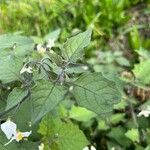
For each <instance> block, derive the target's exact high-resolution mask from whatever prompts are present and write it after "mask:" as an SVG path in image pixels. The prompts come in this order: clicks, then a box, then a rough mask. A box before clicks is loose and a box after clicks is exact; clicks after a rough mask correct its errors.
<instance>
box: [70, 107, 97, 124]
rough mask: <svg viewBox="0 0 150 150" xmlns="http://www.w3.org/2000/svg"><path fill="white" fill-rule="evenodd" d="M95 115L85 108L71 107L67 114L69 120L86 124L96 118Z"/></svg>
mask: <svg viewBox="0 0 150 150" xmlns="http://www.w3.org/2000/svg"><path fill="white" fill-rule="evenodd" d="M96 116H97V115H96V114H95V113H93V112H91V111H89V110H87V109H86V108H82V107H76V106H73V107H72V109H71V110H70V112H69V118H72V119H75V120H77V121H83V122H87V121H90V119H92V118H94V117H96Z"/></svg>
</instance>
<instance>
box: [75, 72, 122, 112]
mask: <svg viewBox="0 0 150 150" xmlns="http://www.w3.org/2000/svg"><path fill="white" fill-rule="evenodd" d="M73 94H74V96H75V98H76V100H77V103H78V104H79V106H82V107H85V108H87V109H89V110H91V111H93V112H95V113H97V114H104V113H107V112H110V111H112V110H113V105H114V104H116V103H118V102H119V101H120V99H121V96H120V93H119V91H118V89H117V87H116V85H115V83H114V82H113V81H110V80H108V79H106V78H105V77H103V75H102V74H101V73H89V74H88V73H87V74H83V75H81V76H80V77H79V78H78V79H77V80H76V82H75V83H74V89H73Z"/></svg>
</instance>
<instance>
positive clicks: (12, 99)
mask: <svg viewBox="0 0 150 150" xmlns="http://www.w3.org/2000/svg"><path fill="white" fill-rule="evenodd" d="M27 94H28V91H26V90H24V89H21V88H18V87H16V88H14V89H13V90H12V92H11V93H10V94H9V95H8V98H7V106H6V110H8V109H10V108H12V107H14V106H16V105H17V104H19V103H20V102H21V101H22V99H23V98H24V97H25V96H26V95H27Z"/></svg>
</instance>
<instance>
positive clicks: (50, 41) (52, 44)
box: [46, 39, 55, 49]
mask: <svg viewBox="0 0 150 150" xmlns="http://www.w3.org/2000/svg"><path fill="white" fill-rule="evenodd" d="M54 46H55V39H49V40H48V43H47V45H46V47H47V48H49V49H51V48H52V47H54Z"/></svg>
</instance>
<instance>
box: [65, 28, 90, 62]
mask: <svg viewBox="0 0 150 150" xmlns="http://www.w3.org/2000/svg"><path fill="white" fill-rule="evenodd" d="M91 34H92V31H91V29H89V30H87V31H85V32H83V33H79V34H78V35H76V36H74V37H71V38H69V39H68V40H67V41H66V43H65V44H64V45H63V51H62V54H63V57H64V58H65V59H66V61H68V62H75V61H77V60H78V59H79V58H81V56H82V55H83V49H84V48H85V47H87V46H88V45H89V43H90V41H91Z"/></svg>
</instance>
